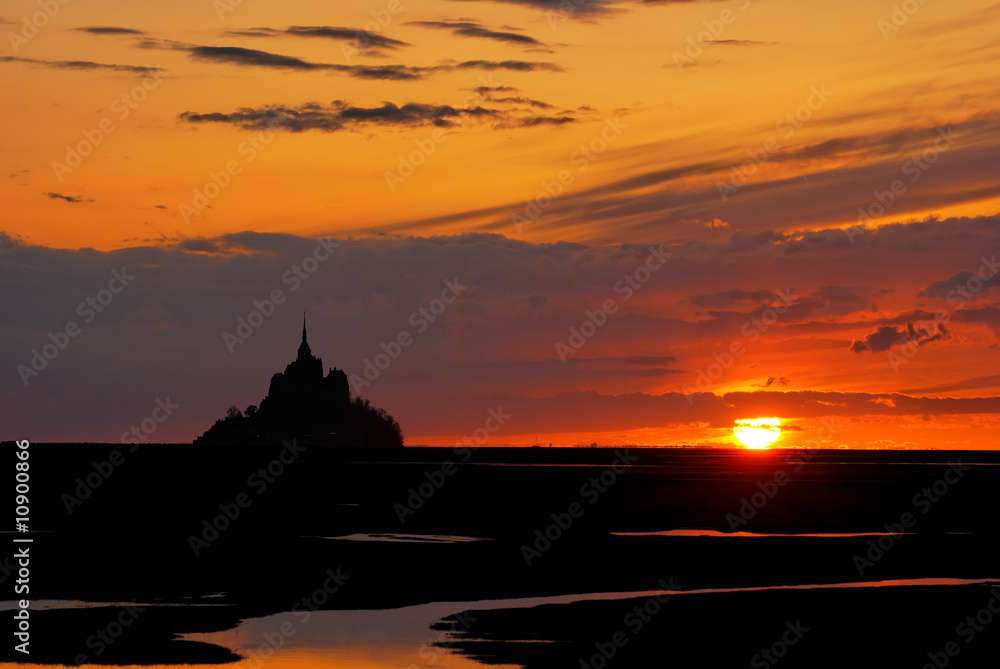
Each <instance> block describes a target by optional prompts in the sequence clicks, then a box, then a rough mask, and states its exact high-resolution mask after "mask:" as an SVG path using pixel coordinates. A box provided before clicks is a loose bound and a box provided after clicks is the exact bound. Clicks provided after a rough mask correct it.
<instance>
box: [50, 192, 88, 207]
mask: <svg viewBox="0 0 1000 669" xmlns="http://www.w3.org/2000/svg"><path fill="white" fill-rule="evenodd" d="M45 197H47V198H49V199H50V200H62V201H63V202H68V203H69V204H85V203H87V202H94V200H92V199H90V198H86V197H80V196H79V195H66V194H64V193H45Z"/></svg>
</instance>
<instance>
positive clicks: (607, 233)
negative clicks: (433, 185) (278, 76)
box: [398, 114, 1000, 244]
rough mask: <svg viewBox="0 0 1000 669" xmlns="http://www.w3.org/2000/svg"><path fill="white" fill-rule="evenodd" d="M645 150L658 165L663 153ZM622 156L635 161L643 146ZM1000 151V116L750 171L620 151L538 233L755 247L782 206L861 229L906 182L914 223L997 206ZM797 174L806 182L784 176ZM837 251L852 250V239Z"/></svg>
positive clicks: (736, 162) (508, 216)
mask: <svg viewBox="0 0 1000 669" xmlns="http://www.w3.org/2000/svg"><path fill="white" fill-rule="evenodd" d="M613 122H614V119H612V123H613ZM943 138H950V139H947V140H945V139H943ZM762 141H763V140H762ZM762 146H763V144H762ZM646 148H647V149H648V150H649V153H650V154H651V153H653V151H652V149H654V148H655V145H652V146H647V147H646ZM938 150H940V153H937V154H936V155H937V160H936V161H935V162H934V165H933V167H932V168H931V169H929V170H924V171H921V172H920V178H919V180H918V181H911V178H912V173H913V167H914V166H913V164H912V160H913V156H919V155H920V154H921V153H922V152H925V151H938ZM622 151H627V152H628V155H634V154H635V153H636V149H635V148H634V147H628V148H627V149H622ZM998 151H1000V115H998V114H988V115H976V116H972V117H968V118H965V119H964V120H961V121H955V122H952V123H938V124H932V125H916V126H911V127H907V128H901V129H895V130H892V131H890V132H871V133H854V134H845V135H842V136H840V137H836V138H833V139H830V140H825V141H822V142H807V143H803V144H800V145H790V146H788V147H787V148H786V149H783V150H776V151H773V152H770V153H766V154H765V155H764V157H763V158H762V159H761V162H759V163H758V162H748V159H747V158H746V156H745V152H744V151H742V150H739V151H737V150H735V149H734V150H733V152H731V153H730V152H728V151H727V152H724V153H723V154H722V155H721V156H720V157H713V158H711V159H699V160H696V161H693V162H687V163H679V164H670V165H664V166H659V167H647V166H645V165H648V162H644V163H635V164H641V165H644V166H643V167H640V168H635V167H632V166H631V165H630V166H624V167H622V168H621V169H616V167H618V166H619V165H616V162H615V161H616V153H615V149H612V150H610V151H609V152H607V154H605V155H602V157H601V159H600V164H599V165H598V166H597V167H598V168H600V167H604V166H605V164H607V165H608V167H604V169H605V170H606V173H607V174H608V175H610V176H608V177H607V178H606V179H605V180H604V181H603V182H599V183H597V184H596V185H593V186H590V187H586V188H581V189H579V190H571V189H567V190H566V191H564V192H561V193H560V194H557V195H555V196H554V197H552V198H551V199H549V200H547V202H546V206H545V207H544V209H543V211H541V213H540V214H537V215H533V216H532V220H531V226H532V228H533V229H534V230H535V231H536V232H537V233H542V232H545V233H547V234H548V235H549V236H552V235H561V234H563V231H564V230H567V231H568V230H572V234H573V236H574V238H575V239H578V240H584V241H594V242H597V241H608V240H610V239H614V238H621V235H623V234H629V235H632V236H633V237H643V236H646V235H651V234H656V235H659V236H661V237H662V236H663V235H664V233H665V231H666V232H667V233H668V234H670V235H671V236H672V238H686V237H688V236H689V234H690V230H689V229H688V228H689V226H686V225H685V223H684V222H685V221H692V220H711V219H714V218H719V219H721V220H726V221H739V222H740V224H739V229H738V230H737V232H738V233H739V234H741V235H744V241H747V240H750V239H753V237H745V235H756V234H758V233H761V232H762V230H761V228H772V227H773V226H774V217H773V216H772V215H771V214H770V213H769V212H771V211H774V208H775V207H777V209H778V210H780V211H782V212H783V216H784V217H785V218H786V219H788V220H798V221H804V220H808V221H810V225H811V226H812V227H817V228H818V227H821V226H822V225H824V224H831V225H843V224H845V223H848V222H854V221H857V220H858V211H859V206H865V204H866V203H871V202H875V200H874V195H873V190H874V187H873V185H872V184H877V185H881V187H890V186H891V185H892V184H894V183H895V182H896V181H898V180H904V181H903V182H904V183H905V184H906V185H907V188H906V190H905V193H904V194H903V195H901V196H899V197H897V198H896V200H895V201H894V203H893V206H892V211H891V212H887V214H895V215H896V217H897V219H904V218H905V216H906V215H907V214H908V213H909V212H915V211H927V210H929V209H935V208H940V207H942V206H945V205H948V204H957V203H962V202H974V201H984V200H986V199H988V198H993V197H997V196H1000V185H998V184H1000V161H997V160H996V159H995V157H996V154H997V152H998ZM845 164H846V166H845ZM769 165H770V166H777V165H780V166H782V167H783V169H782V170H780V172H782V174H781V175H780V176H765V175H770V174H774V172H775V170H771V169H768V168H767V167H766V166H769ZM908 165H909V167H907V166H908ZM751 168H752V170H751ZM904 170H906V171H904ZM744 171H753V172H756V173H758V174H760V175H761V177H760V178H759V180H757V181H744V182H741V186H740V187H739V188H738V189H737V192H735V193H727V192H726V191H725V188H726V187H727V186H729V185H731V184H732V183H733V179H734V176H733V175H734V174H739V173H742V172H744ZM796 171H797V172H800V173H796V174H793V175H791V176H789V175H788V174H787V173H788V172H796ZM970 184H972V185H970ZM528 209H534V207H533V202H532V201H531V200H523V201H519V202H511V203H508V204H506V205H498V206H494V207H490V208H484V209H471V210H466V211H461V212H454V213H452V214H448V215H447V216H446V217H430V218H428V219H424V220H408V221H402V222H400V226H401V227H400V228H398V229H399V230H406V231H408V232H418V231H426V230H440V229H441V228H440V227H438V226H440V225H441V224H442V223H443V222H445V221H446V220H454V221H461V222H462V225H463V228H464V229H467V230H468V229H475V230H480V231H485V232H498V233H504V234H514V233H515V232H518V234H520V233H519V230H520V228H521V227H523V226H521V223H522V222H523V218H524V212H525V211H526V210H528ZM768 234H770V233H768ZM827 234H833V233H827ZM839 240H840V242H841V243H845V244H847V243H850V242H849V240H848V238H847V236H846V235H844V234H840V235H839Z"/></svg>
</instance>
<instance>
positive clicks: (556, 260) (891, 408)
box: [0, 0, 1000, 449]
mask: <svg viewBox="0 0 1000 669" xmlns="http://www.w3.org/2000/svg"><path fill="white" fill-rule="evenodd" d="M998 28H1000V4H998V3H995V2H991V1H989V0H988V1H986V2H980V1H973V0H956V1H953V2H949V3H935V2H921V1H920V0H913V1H912V2H909V1H908V2H902V1H901V0H900V1H898V2H897V1H895V0H875V1H865V2H862V1H861V0H848V1H847V2H844V1H838V2H834V1H833V0H821V1H818V2H796V1H793V0H735V1H725V0H723V1H709V0H705V1H698V0H683V1H682V0H659V1H657V0H646V1H640V0H622V1H612V0H496V1H492V0H365V1H355V0H345V1H343V2H337V3H328V2H316V1H315V0H286V1H285V2H281V3H273V2H261V1H260V0H215V1H212V0H176V1H175V2H172V3H169V4H161V3H121V2H110V1H108V0H90V1H88V2H82V1H80V0H51V4H49V3H48V2H46V1H44V0H30V1H27V0H26V1H22V0H2V2H0V85H2V87H3V90H4V91H6V92H7V95H6V96H5V104H4V106H3V109H2V111H0V114H2V123H0V137H2V143H0V147H2V148H0V198H2V203H3V205H2V206H3V214H2V218H0V220H2V223H0V293H2V295H3V305H4V318H3V321H2V323H0V334H2V342H3V343H2V344H0V366H2V367H3V368H4V369H6V370H7V371H6V372H5V375H4V376H5V380H4V381H3V382H2V383H0V405H2V408H0V419H2V423H3V425H5V426H6V427H7V429H9V430H14V431H15V432H14V433H11V434H4V435H0V437H2V438H4V439H7V438H15V437H16V438H30V439H33V440H37V441H43V440H65V441H82V440H101V441H119V440H120V439H121V438H123V435H126V434H129V433H130V431H131V430H132V429H133V428H134V427H136V426H141V425H143V421H146V423H145V425H146V427H147V428H148V427H150V426H152V428H151V429H145V430H144V429H140V430H139V432H140V433H141V436H142V438H143V439H149V440H152V441H187V440H190V439H191V438H193V437H194V436H196V435H197V434H199V433H201V432H202V431H203V430H204V429H206V428H207V427H208V426H209V425H210V424H211V422H212V420H213V419H214V418H216V417H218V416H220V415H221V414H222V413H223V412H224V411H225V409H226V408H227V407H228V406H230V405H234V404H235V405H238V406H240V407H245V406H246V405H248V404H251V403H255V402H257V401H259V399H260V398H261V397H262V396H263V395H264V394H265V392H266V390H267V383H268V380H269V378H270V374H272V373H273V372H275V371H279V370H280V369H282V368H283V367H284V365H285V364H286V363H287V362H288V361H289V360H290V359H291V358H292V356H293V355H294V352H295V348H296V346H297V345H298V335H299V329H300V325H301V318H302V313H303V311H307V312H308V313H309V323H310V326H309V327H310V341H311V344H312V346H313V351H314V352H315V353H316V354H317V355H319V356H321V357H323V359H324V363H325V364H326V365H328V366H336V367H340V368H343V369H344V370H345V371H346V372H347V373H348V375H349V376H350V377H351V379H352V386H353V387H354V390H355V391H356V392H358V393H359V394H361V395H363V396H366V397H369V398H370V399H371V400H372V401H373V402H374V403H375V404H377V405H379V406H382V407H385V408H386V409H387V410H388V411H389V412H390V413H392V414H393V415H394V416H396V418H397V419H398V420H399V421H400V423H401V424H402V427H403V430H404V433H405V435H406V438H407V442H408V443H410V444H448V443H454V442H455V441H459V440H462V439H463V438H473V439H476V443H480V442H483V443H490V444H500V443H515V444H531V443H543V444H547V443H549V442H552V443H555V444H560V445H563V444H565V445H571V444H580V443H590V442H592V441H596V442H599V443H606V444H620V443H645V444H710V445H732V444H733V440H732V436H731V428H732V425H733V422H734V420H736V419H740V418H751V417H760V416H776V417H780V418H781V419H782V422H783V425H784V433H783V435H782V437H781V439H780V440H779V443H778V445H783V446H809V445H813V446H827V447H839V446H849V447H858V448H919V447H923V448H947V449H955V448H1000V350H998V343H1000V291H998V290H997V288H998V287H1000V151H998V150H1000V105H998V103H997V101H996V91H997V90H998V85H1000V67H998V65H997V58H998V56H1000V41H998V40H997V35H998V34H1000V33H998ZM320 238H322V239H324V240H326V241H325V242H324V243H319V242H318V241H317V239H320ZM102 291H103V292H102ZM276 294H277V295H280V296H281V298H282V299H281V300H280V302H277V301H276V302H271V301H270V300H271V298H272V297H274V296H275V295H276ZM88 300H90V302H88ZM95 305H96V306H95ZM252 313H257V314H258V316H254V317H253V318H251V314H252ZM248 321H253V322H254V323H256V324H251V325H250V326H249V330H247V329H246V328H247V325H245V324H244V325H242V326H241V322H243V323H246V322H248ZM241 327H242V334H240V329H241ZM247 334H249V336H246V335H247ZM234 341H235V343H234ZM46 347H48V351H47V352H46V351H44V350H43V349H45V348H46ZM33 358H34V361H33ZM168 399H169V402H167V404H168V405H169V406H170V407H174V405H176V408H171V409H170V410H169V411H167V412H164V411H162V410H160V411H158V412H156V414H155V418H153V416H154V410H155V409H156V407H157V402H158V400H159V401H160V402H161V403H164V402H166V401H167V400H168ZM161 406H162V404H161ZM491 412H492V413H491ZM164 413H166V414H169V415H164ZM498 415H499V416H501V418H500V419H499V420H498V419H497V416H498ZM491 416H492V418H491ZM161 418H162V420H160V419H161ZM477 430H479V432H477ZM131 434H133V436H134V435H135V433H134V432H131ZM474 435H478V436H474Z"/></svg>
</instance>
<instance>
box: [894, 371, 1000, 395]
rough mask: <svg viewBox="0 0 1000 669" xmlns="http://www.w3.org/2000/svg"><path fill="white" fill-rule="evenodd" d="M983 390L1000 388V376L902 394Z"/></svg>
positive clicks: (973, 379) (994, 375) (974, 378)
mask: <svg viewBox="0 0 1000 669" xmlns="http://www.w3.org/2000/svg"><path fill="white" fill-rule="evenodd" d="M983 388H1000V374H990V375H988V376H974V377H972V378H970V379H962V380H961V381H952V382H949V383H941V384H938V385H933V386H923V387H921V388H910V389H908V390H902V391H900V392H902V393H904V394H906V395H926V394H938V393H952V392H959V391H963V390H980V389H983Z"/></svg>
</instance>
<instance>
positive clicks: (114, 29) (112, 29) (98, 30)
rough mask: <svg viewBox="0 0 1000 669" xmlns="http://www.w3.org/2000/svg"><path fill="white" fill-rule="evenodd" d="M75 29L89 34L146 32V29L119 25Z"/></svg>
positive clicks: (133, 33) (135, 33) (135, 34)
mask: <svg viewBox="0 0 1000 669" xmlns="http://www.w3.org/2000/svg"><path fill="white" fill-rule="evenodd" d="M76 30H77V31H79V32H82V33H88V34H91V35H132V36H144V35H146V34H147V33H146V31H144V30H137V29H135V28H122V27H120V26H83V27H82V28H77V29H76Z"/></svg>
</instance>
